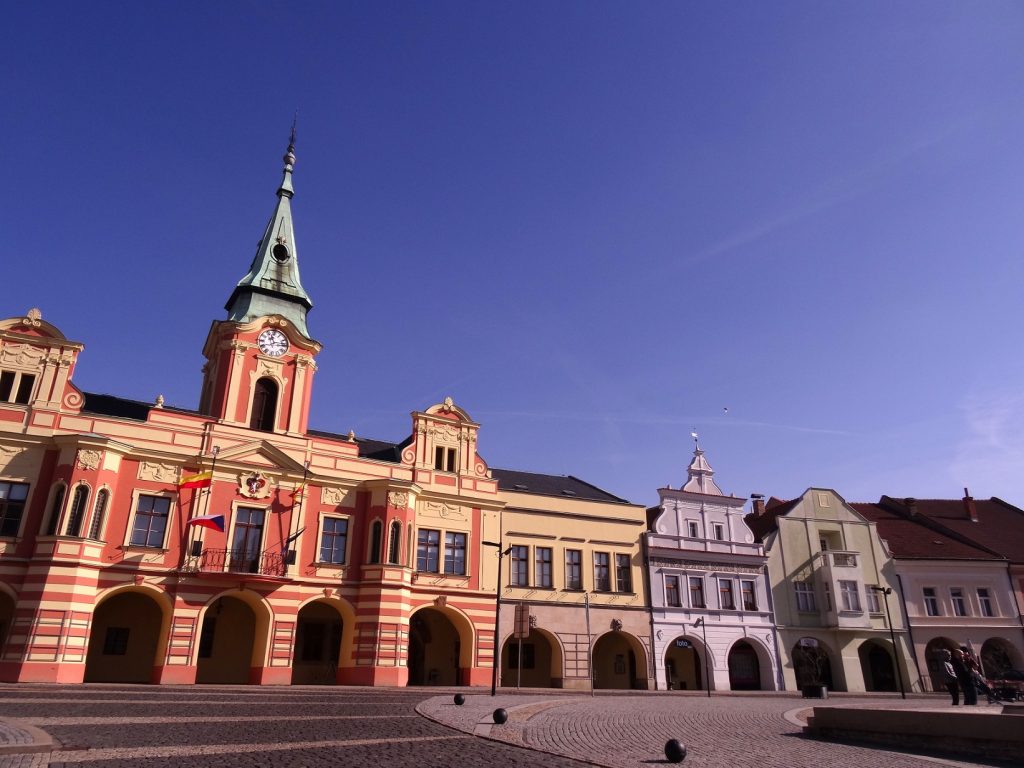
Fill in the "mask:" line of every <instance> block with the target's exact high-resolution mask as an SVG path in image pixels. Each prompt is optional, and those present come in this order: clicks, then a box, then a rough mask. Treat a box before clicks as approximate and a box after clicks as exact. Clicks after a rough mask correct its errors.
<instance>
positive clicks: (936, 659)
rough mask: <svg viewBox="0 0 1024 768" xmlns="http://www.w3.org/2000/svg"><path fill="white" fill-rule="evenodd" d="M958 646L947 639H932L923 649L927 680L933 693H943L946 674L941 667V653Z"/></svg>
mask: <svg viewBox="0 0 1024 768" xmlns="http://www.w3.org/2000/svg"><path fill="white" fill-rule="evenodd" d="M959 647H960V646H959V645H957V644H956V643H955V642H953V641H952V640H950V639H949V638H948V637H933V638H932V639H931V640H929V641H928V645H926V646H925V648H924V658H925V663H926V664H927V665H928V678H929V680H930V681H931V689H932V690H933V691H941V692H945V690H946V672H945V670H944V669H943V666H942V658H941V652H942V651H954V650H956V649H957V648H959Z"/></svg>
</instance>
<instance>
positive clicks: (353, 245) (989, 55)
mask: <svg viewBox="0 0 1024 768" xmlns="http://www.w3.org/2000/svg"><path fill="white" fill-rule="evenodd" d="M5 26H6V27H7V29H8V30H9V33H10V34H8V35H7V36H6V40H5V45H4V48H3V50H2V52H0V67H2V69H0V74H2V76H3V82H4V83H5V94H4V107H3V109H0V138H2V141H3V143H4V146H5V149H6V151H5V152H4V153H3V156H4V164H5V171H6V179H7V182H6V183H5V184H3V185H2V190H0V224H2V230H3V233H4V236H5V237H4V241H5V242H4V257H3V260H2V264H3V273H4V276H5V278H6V279H5V284H6V285H7V287H8V289H7V290H5V291H4V292H3V294H2V295H3V299H2V303H3V305H4V306H3V307H0V315H2V316H14V315H18V314H20V313H22V312H24V311H25V310H26V309H28V308H29V307H30V306H38V307H40V308H41V309H42V312H43V316H44V317H45V318H46V319H47V320H49V321H51V322H53V323H55V324H56V325H57V326H58V327H59V328H61V329H62V330H63V331H64V332H65V333H66V334H67V335H68V336H69V337H71V338H72V339H75V340H77V341H81V342H83V343H84V344H85V351H84V353H83V354H82V357H81V359H80V364H79V367H78V369H77V372H76V376H75V381H76V383H77V384H78V385H79V386H80V387H82V388H83V389H86V390H87V391H97V392H107V393H111V394H116V395H121V396H124V397H129V398H137V399H143V400H148V399H152V398H154V397H155V396H156V395H157V394H158V393H162V394H164V396H165V397H166V398H167V401H168V403H171V404H176V405H181V406H185V407H195V406H196V404H197V402H198V394H199V385H200V380H201V374H200V369H201V366H202V362H203V360H202V355H201V351H202V344H203V341H204V339H205V336H206V333H207V330H208V329H209V325H210V323H211V321H213V320H215V319H222V318H223V317H224V316H225V313H224V311H223V304H224V302H225V301H226V299H227V298H228V296H229V295H230V293H231V289H232V287H233V286H234V283H235V282H236V281H237V280H238V279H240V278H241V277H242V276H243V275H244V274H245V272H246V270H247V269H248V266H249V262H250V260H251V258H252V254H253V251H254V246H255V244H256V241H257V240H258V238H259V237H260V235H261V234H262V231H263V227H264V225H265V223H266V219H267V218H268V217H269V215H270V212H271V210H272V207H273V203H274V191H275V189H276V186H277V184H278V182H279V180H280V168H281V161H280V157H281V154H282V153H283V150H284V147H285V144H286V141H287V133H288V129H289V126H290V123H291V120H292V115H293V113H294V112H295V111H296V110H298V113H299V128H298V133H299V137H298V145H297V150H296V153H297V155H298V163H297V167H296V173H295V187H296V196H295V200H294V211H295V218H296V226H297V237H296V240H297V247H298V252H299V260H300V264H301V267H302V275H303V280H304V283H305V286H306V288H307V290H308V292H309V293H310V294H311V296H312V298H313V301H314V305H315V306H314V309H313V311H312V312H311V314H310V330H311V332H312V333H313V335H314V336H315V337H316V338H317V339H318V340H319V341H321V342H322V343H323V345H324V350H323V352H322V353H321V355H320V358H319V363H320V370H319V372H318V373H317V378H316V391H315V395H314V404H313V418H312V424H313V426H315V427H316V428H319V429H327V430H336V431H339V432H347V431H348V430H349V429H354V430H355V431H356V433H357V434H359V435H361V436H365V437H374V438H378V439H393V440H400V439H401V438H403V437H404V436H405V435H406V434H407V433H408V430H409V424H410V421H409V412H410V411H413V410H419V409H423V408H426V407H428V406H430V405H431V404H433V403H435V402H439V401H440V400H441V399H443V398H444V397H445V396H447V395H450V396H452V397H453V398H454V399H455V401H456V402H457V403H458V404H460V405H461V406H463V407H464V408H466V409H467V410H468V411H469V413H470V414H471V415H472V416H473V417H474V418H475V419H476V420H477V421H479V422H481V424H482V429H481V436H480V449H481V452H482V454H483V455H484V456H485V458H486V459H487V460H488V461H489V462H490V464H491V465H492V466H499V467H506V468H511V469H521V470H529V471H540V472H550V473H556V474H574V475H576V476H578V477H581V478H583V479H585V480H588V481H590V482H593V483H595V484H597V485H600V486H602V487H604V488H607V489H608V490H610V491H612V492H614V493H617V494H619V495H622V496H625V497H627V498H629V499H630V500H633V501H636V502H640V503H653V502H654V501H656V500H657V494H656V489H657V488H658V487H659V486H663V485H665V484H671V485H673V486H678V485H680V484H681V483H682V482H684V481H685V467H686V465H687V463H688V460H689V456H690V454H691V450H692V441H691V440H690V438H689V434H690V431H691V428H694V427H696V429H697V430H698V431H699V433H700V434H701V441H702V444H703V445H704V447H705V448H706V450H707V453H708V457H709V459H710V460H711V463H712V465H713V466H714V467H715V469H716V470H717V479H718V481H719V483H720V485H721V486H722V487H723V488H724V489H725V490H726V492H731V493H735V494H737V495H747V494H749V493H751V492H760V493H766V494H774V495H777V496H780V497H791V496H794V495H796V494H799V493H801V492H802V491H803V490H804V489H805V488H807V487H808V486H825V487H832V488H835V489H836V490H837V491H838V492H839V493H840V494H842V495H843V496H844V497H845V498H847V499H848V500H856V501H867V500H874V499H877V498H878V496H879V495H881V494H882V493H887V494H890V495H895V496H910V495H913V496H918V497H922V498H925V497H955V496H958V495H960V494H961V493H962V489H963V487H964V486H969V487H970V489H971V492H972V493H973V494H974V495H976V496H978V497H988V496H992V495H996V496H1000V497H1002V498H1005V499H1007V500H1009V501H1011V502H1014V503H1016V504H1024V472H1022V471H1021V467H1022V466H1024V444H1022V441H1021V438H1020V436H1021V435H1022V434H1024V388H1022V387H1021V384H1020V382H1021V380H1022V378H1024V359H1022V355H1021V354H1020V349H1021V343H1020V341H1021V317H1022V314H1021V286H1022V285H1024V260H1022V258H1021V254H1022V251H1024V225H1022V223H1021V222H1022V221H1024V215H1022V211H1024V195H1022V192H1021V190H1022V188H1024V186H1022V180H1024V151H1022V149H1021V142H1020V137H1021V136H1022V135H1024V100H1022V99H1021V98H1020V93H1021V84H1022V80H1024V46H1022V45H1021V44H1020V41H1021V40H1022V39H1024V6H1022V5H1021V4H1019V3H1012V2H956V3H948V2H932V1H930V2H898V3H892V2H862V3H828V2H781V3H763V2H750V3H744V2H730V3H713V2H706V3H683V2H677V3H653V2H649V3H621V2H614V3H604V2H555V3H552V2H548V3H531V2H514V3H498V2H487V3H461V2H459V3H455V2H429V3H428V2H417V3H413V2H401V3H382V2H365V3H362V2H349V3H341V2H337V3H313V2H305V3H225V2H218V3H194V4H189V3H158V2H149V3H134V2H131V3H129V2H125V3H114V2H98V3H89V4H83V3H52V2H51V3H40V4H28V3H22V4H19V5H17V6H12V7H10V8H8V9H7V10H6V12H5ZM15 286H16V288H15ZM726 409H728V411H726Z"/></svg>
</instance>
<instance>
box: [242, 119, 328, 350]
mask: <svg viewBox="0 0 1024 768" xmlns="http://www.w3.org/2000/svg"><path fill="white" fill-rule="evenodd" d="M294 167H295V128H294V127H292V136H291V141H290V142H289V144H288V151H287V152H286V153H285V156H284V179H283V180H282V181H281V187H280V188H279V189H278V190H277V206H276V207H275V208H274V215H273V216H271V217H270V222H269V223H268V224H267V229H266V231H265V232H264V233H263V238H262V239H261V240H260V243H259V245H258V246H257V247H256V258H254V259H253V260H252V266H251V267H249V273H248V274H247V275H246V276H245V277H243V278H242V279H241V280H240V281H239V282H238V285H236V286H235V290H234V291H232V293H231V298H230V299H228V303H227V304H225V305H224V309H226V310H227V311H228V320H234V321H237V322H248V321H250V320H254V319H256V318H257V317H262V316H264V315H281V316H283V317H285V318H286V319H288V320H290V321H291V322H292V323H294V325H295V327H296V328H297V329H298V330H299V331H300V332H301V333H302V335H303V336H306V337H307V338H308V337H309V331H308V330H307V329H306V313H307V312H308V311H309V310H310V309H311V308H312V307H313V302H312V301H310V298H309V295H308V294H307V293H306V291H305V290H304V289H303V287H302V281H301V280H300V279H299V260H298V256H299V254H298V249H297V248H296V246H295V228H294V225H293V224H292V195H294V194H295V190H294V189H293V187H292V170H293V169H294Z"/></svg>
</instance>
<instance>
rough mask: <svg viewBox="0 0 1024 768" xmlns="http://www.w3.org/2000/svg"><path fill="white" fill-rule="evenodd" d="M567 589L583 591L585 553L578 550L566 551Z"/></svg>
mask: <svg viewBox="0 0 1024 768" xmlns="http://www.w3.org/2000/svg"><path fill="white" fill-rule="evenodd" d="M565 588H566V589H573V590H581V589H583V553H582V552H581V551H580V550H578V549H567V550H565Z"/></svg>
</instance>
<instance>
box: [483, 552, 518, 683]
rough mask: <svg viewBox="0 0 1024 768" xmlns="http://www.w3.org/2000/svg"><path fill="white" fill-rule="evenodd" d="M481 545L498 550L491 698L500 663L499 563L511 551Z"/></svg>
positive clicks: (496, 681)
mask: <svg viewBox="0 0 1024 768" xmlns="http://www.w3.org/2000/svg"><path fill="white" fill-rule="evenodd" d="M481 543H482V544H484V545H485V546H488V547H494V548H495V549H496V550H498V586H497V587H495V589H494V651H493V656H494V664H493V667H492V668H491V696H494V695H496V694H497V692H498V665H499V664H500V663H501V561H502V560H504V559H505V555H507V554H508V553H509V552H511V551H512V547H508V548H507V549H504V550H503V549H502V548H501V542H499V541H483V542H481Z"/></svg>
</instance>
